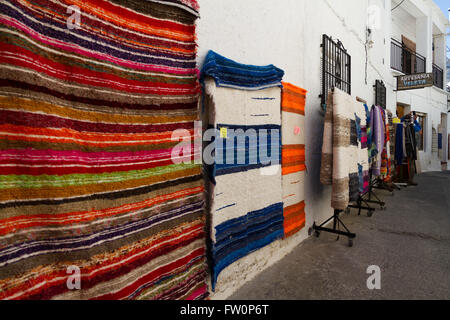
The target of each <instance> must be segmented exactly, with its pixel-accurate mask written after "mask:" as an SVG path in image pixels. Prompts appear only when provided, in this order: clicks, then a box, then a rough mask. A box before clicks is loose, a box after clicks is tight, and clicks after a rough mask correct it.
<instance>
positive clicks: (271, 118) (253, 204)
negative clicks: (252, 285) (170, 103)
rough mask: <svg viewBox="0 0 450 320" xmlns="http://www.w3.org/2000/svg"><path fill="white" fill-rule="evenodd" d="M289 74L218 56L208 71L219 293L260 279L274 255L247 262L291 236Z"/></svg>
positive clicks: (214, 260)
mask: <svg viewBox="0 0 450 320" xmlns="http://www.w3.org/2000/svg"><path fill="white" fill-rule="evenodd" d="M259 71H261V72H259ZM282 75H283V71H281V70H280V69H277V68H275V67H273V66H267V67H256V66H255V67H254V66H248V65H243V64H239V63H237V62H234V61H232V60H229V59H226V58H224V57H222V56H220V55H218V54H216V53H215V52H212V51H210V52H209V53H208V55H207V57H206V61H205V64H204V68H203V69H202V82H203V83H204V89H205V90H204V91H205V99H204V100H205V103H206V105H205V110H206V112H208V119H209V126H210V127H211V128H213V129H214V130H215V131H216V138H215V140H214V142H213V144H212V145H213V146H214V149H215V153H214V156H215V157H214V159H213V163H212V164H211V166H210V167H211V168H212V169H209V170H208V172H209V176H210V179H211V185H210V189H209V196H210V199H209V200H210V208H209V211H210V224H211V226H210V237H211V253H210V255H211V263H212V288H213V290H217V288H219V290H220V291H223V290H227V289H228V287H229V286H233V285H237V282H239V281H244V279H245V277H247V276H248V275H250V274H252V273H256V272H257V269H258V268H260V266H261V264H264V261H266V262H267V258H268V257H264V256H263V257H259V256H258V255H257V254H256V255H252V256H249V257H247V256H248V255H249V254H250V253H252V252H255V251H257V250H258V249H261V248H263V247H265V246H267V245H269V244H271V243H272V242H274V241H275V240H277V239H281V238H282V237H283V236H284V226H283V220H284V218H283V193H282V181H281V110H280V108H281V87H280V85H281V77H282ZM238 132H240V133H238ZM264 132H267V133H268V134H267V135H264V134H263V133H264ZM239 141H240V142H239ZM243 142H244V143H243ZM269 155H270V157H269ZM265 157H268V158H269V160H270V161H266V160H267V159H265ZM227 160H228V161H227ZM244 258H248V260H245V259H244ZM258 259H260V260H258ZM219 275H220V277H219Z"/></svg>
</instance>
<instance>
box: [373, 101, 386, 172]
mask: <svg viewBox="0 0 450 320" xmlns="http://www.w3.org/2000/svg"><path fill="white" fill-rule="evenodd" d="M370 128H371V139H370V140H371V145H370V146H369V163H370V169H371V173H372V176H373V177H378V176H380V175H381V167H382V161H383V158H384V159H386V154H385V153H384V151H385V145H386V136H385V134H386V122H385V119H384V117H383V109H382V108H380V107H378V106H375V105H374V106H372V109H371V111H370Z"/></svg>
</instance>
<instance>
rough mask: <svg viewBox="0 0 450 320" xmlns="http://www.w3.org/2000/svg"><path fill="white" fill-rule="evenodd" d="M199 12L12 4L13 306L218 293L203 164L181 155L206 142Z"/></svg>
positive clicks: (6, 20) (7, 194)
mask: <svg viewBox="0 0 450 320" xmlns="http://www.w3.org/2000/svg"><path fill="white" fill-rule="evenodd" d="M68 3H72V4H77V5H78V6H79V8H80V11H81V12H82V17H81V18H82V19H81V21H82V23H81V25H79V26H78V28H73V29H70V28H68V27H67V24H66V17H67V18H69V16H70V15H69V14H67V12H68V11H67V10H68ZM196 9H198V8H197V3H196V1H195V0H182V1H181V0H180V1H178V0H158V1H156V0H155V1H151V0H150V1H140V2H139V1H100V0H99V1H94V0H84V1H32V2H21V1H2V2H1V3H0V10H1V12H2V17H1V24H2V37H1V39H0V42H1V45H0V55H2V59H1V62H0V78H1V84H0V86H1V87H2V88H1V94H0V104H1V108H0V119H1V124H0V126H1V127H2V133H3V134H2V136H1V137H0V189H1V192H0V298H1V299H202V298H205V297H206V296H207V294H208V293H207V286H206V281H205V280H206V270H207V266H206V261H205V260H206V259H205V253H206V245H205V231H204V229H205V215H204V210H203V206H204V196H203V193H204V182H203V177H202V167H201V166H200V165H197V164H194V163H192V162H191V161H190V160H191V157H190V155H188V156H186V158H185V160H186V164H175V163H174V162H173V160H172V158H171V151H172V150H173V149H174V147H175V145H176V144H177V143H176V142H174V141H172V140H171V135H172V133H173V132H174V131H176V130H177V129H181V130H183V132H187V136H188V138H190V139H192V140H193V138H194V134H193V128H194V121H195V120H196V118H197V116H196V113H197V104H198V100H199V93H200V86H199V83H198V79H197V72H196V69H195V68H196V62H195V61H196V44H195V37H196V36H195V21H196V18H197V16H198V14H197V12H196ZM77 271H79V274H80V283H79V284H80V289H79V290H71V289H75V288H76V286H77V284H76V281H74V283H71V284H72V285H74V287H72V288H70V287H69V286H68V283H70V282H71V279H74V276H75V275H76V274H77V273H78V272H77Z"/></svg>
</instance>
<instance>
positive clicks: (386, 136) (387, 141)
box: [380, 108, 390, 179]
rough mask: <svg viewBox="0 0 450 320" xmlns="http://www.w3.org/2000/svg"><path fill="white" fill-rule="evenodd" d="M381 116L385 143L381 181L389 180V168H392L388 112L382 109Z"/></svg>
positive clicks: (382, 155)
mask: <svg viewBox="0 0 450 320" xmlns="http://www.w3.org/2000/svg"><path fill="white" fill-rule="evenodd" d="M380 110H381V115H382V118H383V124H384V126H383V129H384V133H385V134H384V143H383V147H382V148H383V152H382V154H381V167H380V177H381V179H388V178H389V174H390V171H389V167H390V136H389V123H388V118H387V115H386V111H385V110H384V109H382V108H380Z"/></svg>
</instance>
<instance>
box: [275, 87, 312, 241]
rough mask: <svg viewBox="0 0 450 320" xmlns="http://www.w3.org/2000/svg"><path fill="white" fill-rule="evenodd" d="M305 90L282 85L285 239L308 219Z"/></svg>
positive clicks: (300, 227)
mask: <svg viewBox="0 0 450 320" xmlns="http://www.w3.org/2000/svg"><path fill="white" fill-rule="evenodd" d="M306 93H307V91H306V90H305V89H302V88H299V87H297V86H294V85H292V84H290V83H287V82H283V91H282V95H281V119H282V120H281V127H282V145H283V146H282V153H281V154H282V173H283V207H284V209H283V212H284V236H285V237H290V236H292V235H294V234H295V233H297V232H298V231H300V230H301V229H302V228H303V227H304V226H305V222H306V216H305V170H306V163H305V161H306V158H305V103H306Z"/></svg>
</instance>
